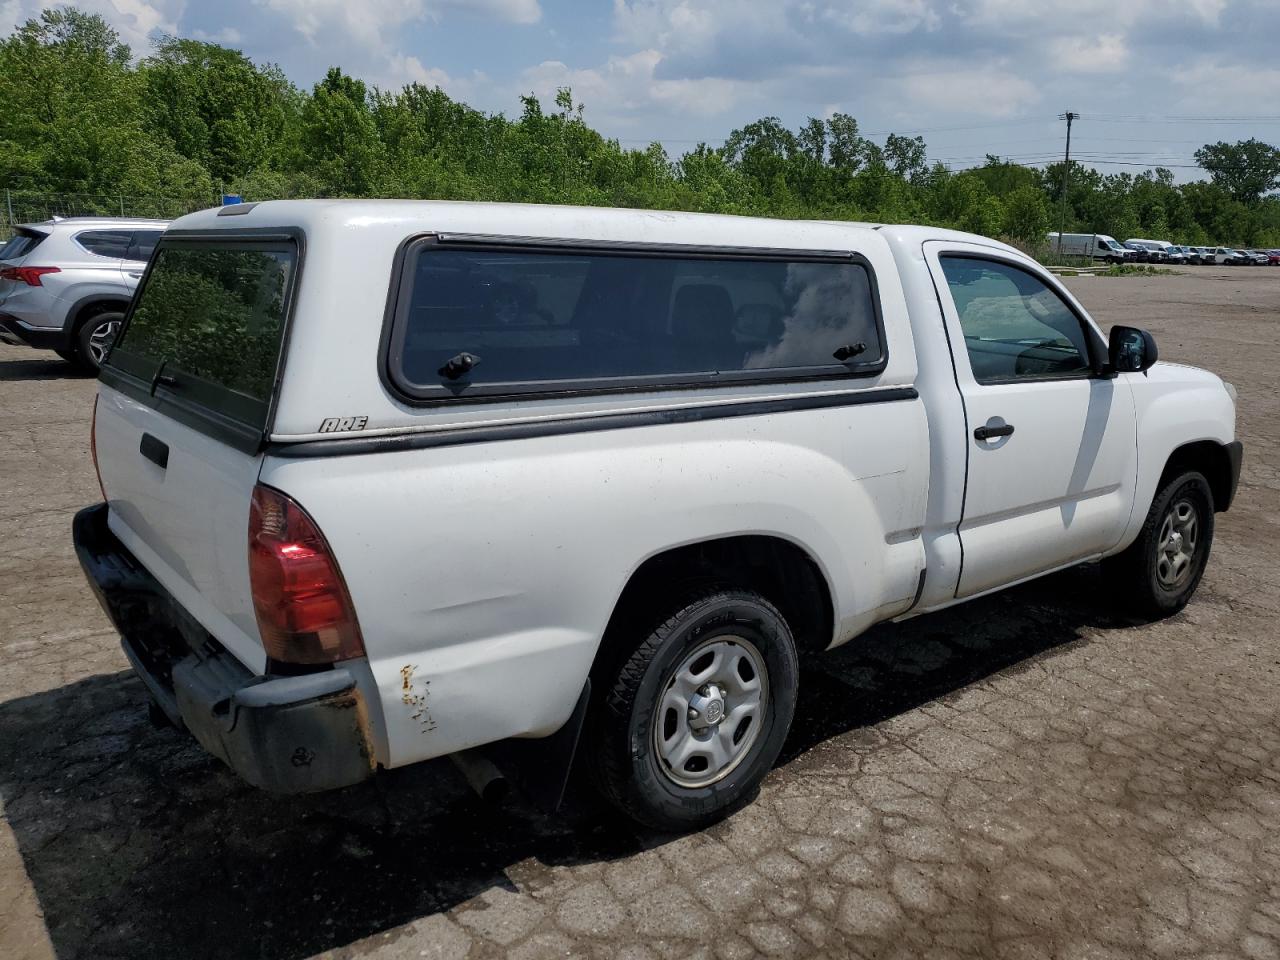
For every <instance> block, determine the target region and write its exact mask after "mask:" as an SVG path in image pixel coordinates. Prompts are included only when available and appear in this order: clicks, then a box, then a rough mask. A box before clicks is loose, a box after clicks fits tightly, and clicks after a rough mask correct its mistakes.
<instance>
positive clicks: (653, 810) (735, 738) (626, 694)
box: [588, 589, 799, 832]
mask: <svg viewBox="0 0 1280 960" xmlns="http://www.w3.org/2000/svg"><path fill="white" fill-rule="evenodd" d="M609 672H610V676H607V677H601V678H600V679H601V683H602V685H605V684H607V686H605V692H604V695H603V697H602V699H601V702H600V703H598V704H597V706H596V710H595V715H594V717H593V718H591V719H589V720H588V729H589V731H590V741H589V742H590V744H591V751H592V754H593V756H592V760H593V763H592V764H591V766H592V771H593V775H594V777H595V780H596V782H597V785H598V786H599V788H600V791H601V793H602V794H603V795H604V796H605V798H606V799H607V800H609V801H610V802H611V803H613V804H614V806H616V807H617V808H618V809H619V810H621V811H622V812H623V813H625V814H626V815H627V816H629V817H631V818H632V819H634V820H637V821H639V822H640V823H643V824H645V825H647V826H650V827H654V828H657V829H659V830H669V831H673V832H680V831H686V830H695V829H698V828H700V827H703V826H706V825H708V824H711V823H714V822H715V821H717V820H719V819H721V818H723V817H725V816H727V815H728V814H730V813H732V812H733V811H734V810H736V809H738V808H739V807H741V806H743V805H744V804H745V803H747V802H748V801H750V799H751V798H752V797H753V796H754V795H755V792H756V789H757V787H759V785H760V782H761V781H762V780H763V779H764V777H765V775H766V774H767V773H768V772H769V770H770V768H771V767H772V766H773V763H774V761H775V760H776V759H777V758H778V753H779V751H780V750H781V749H782V744H783V741H784V740H785V739H786V736H787V731H788V730H789V729H790V727H791V720H792V717H793V716H794V715H795V706H796V688H797V683H798V676H799V667H798V661H797V656H796V647H795V640H794V639H793V637H792V635H791V630H790V628H789V627H788V626H787V623H786V621H785V620H784V619H783V618H782V615H781V614H780V613H779V612H778V611H777V609H776V608H775V607H774V606H773V605H772V604H771V603H769V601H768V600H766V599H765V598H764V597H762V596H760V595H759V594H757V593H754V592H751V591H749V590H733V589H727V590H726V589H718V590H708V591H705V592H704V593H702V594H700V595H699V596H697V597H695V598H694V599H693V600H691V601H689V602H687V603H685V604H683V605H681V607H680V608H679V609H678V610H676V611H675V612H674V613H672V614H671V615H670V616H669V617H667V618H666V619H665V620H664V621H663V622H662V623H661V624H659V625H658V626H657V627H656V628H655V629H654V630H652V631H651V632H650V633H649V634H648V635H647V636H646V637H644V638H643V639H642V640H641V641H640V643H639V644H638V645H637V646H636V647H635V648H634V650H632V652H631V653H630V654H629V655H628V656H626V657H625V658H624V659H623V660H622V662H621V663H620V664H619V665H618V666H617V668H616V669H612V670H610V671H609Z"/></svg>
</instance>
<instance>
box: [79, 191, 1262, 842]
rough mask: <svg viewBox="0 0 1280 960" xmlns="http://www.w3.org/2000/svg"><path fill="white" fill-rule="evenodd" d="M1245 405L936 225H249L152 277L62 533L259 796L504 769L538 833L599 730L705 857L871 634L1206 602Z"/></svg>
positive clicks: (201, 730)
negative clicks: (1195, 598)
mask: <svg viewBox="0 0 1280 960" xmlns="http://www.w3.org/2000/svg"><path fill="white" fill-rule="evenodd" d="M352 277H358V278H359V282H358V283H353V282H351V278H352ZM935 284H936V285H937V286H936V288H935ZM197 294H198V295H197ZM1234 398H1235V391H1234V389H1233V388H1232V387H1231V386H1230V385H1227V384H1224V383H1223V382H1222V381H1221V380H1220V379H1218V378H1217V377H1216V376H1214V375H1213V374H1211V373H1206V372H1204V371H1201V370H1196V369H1194V368H1192V367H1188V366H1184V365H1182V364H1158V363H1156V345H1155V341H1154V340H1153V339H1152V337H1151V335H1150V334H1148V333H1146V332H1144V331H1142V330H1139V329H1136V328H1132V327H1124V326H1118V327H1114V328H1112V329H1111V331H1110V336H1109V337H1108V336H1107V335H1106V334H1105V333H1104V332H1103V329H1102V328H1100V327H1099V326H1098V325H1097V324H1095V323H1094V322H1093V320H1092V319H1090V317H1089V314H1088V312H1087V311H1086V310H1085V309H1084V307H1083V306H1082V305H1081V304H1080V303H1079V302H1078V301H1077V300H1076V299H1075V298H1074V297H1073V296H1072V295H1071V293H1070V292H1069V291H1068V290H1067V289H1066V288H1065V287H1064V286H1062V285H1061V284H1060V283H1059V281H1058V280H1057V279H1055V278H1054V277H1053V276H1052V275H1051V274H1050V273H1048V272H1047V271H1046V270H1045V269H1043V268H1042V267H1041V266H1040V265H1039V264H1037V263H1036V262H1035V261H1034V260H1032V259H1030V258H1029V257H1027V256H1025V255H1024V254H1022V253H1020V252H1019V251H1018V250H1016V249H1014V248H1012V247H1009V246H1006V245H1004V244H1001V243H999V242H997V241H993V240H989V239H985V238H982V237H978V236H973V235H970V234H965V233H959V232H955V231H950V230H945V229H941V228H935V227H912V226H881V227H876V228H872V227H868V226H865V225H856V224H837V223H818V222H800V221H788V220H765V219H755V218H745V217H725V216H706V215H700V214H685V213H662V214H661V215H655V214H653V213H651V212H646V211H640V210H609V209H582V208H572V207H553V206H536V205H527V206H526V205H505V204H487V203H486V204H479V203H435V202H410V201H318V200H317V201H277V202H267V203H260V204H256V205H252V204H245V205H243V206H240V207H236V208H234V209H232V210H223V211H220V212H215V211H205V212H202V213H197V214H193V215H191V216H187V217H183V218H182V219H180V220H177V221H175V222H174V224H173V225H172V226H171V227H170V228H169V230H168V231H167V232H166V234H165V236H164V238H163V239H162V240H161V241H160V245H159V247H158V248H157V251H156V254H155V256H154V257H153V258H152V261H151V265H150V266H149V268H148V272H147V276H146V278H145V279H144V281H143V283H142V286H141V288H140V289H139V291H138V295H137V297H136V299H135V300H134V302H133V305H132V306H131V308H130V312H129V316H128V318H127V319H126V320H125V323H124V327H123V330H122V331H121V334H120V337H119V340H118V341H117V343H116V345H115V347H114V349H113V350H112V351H111V353H110V354H109V355H108V357H107V359H106V362H105V364H104V366H103V369H102V374H101V381H100V383H99V386H98V396H97V401H96V405H95V413H94V420H93V428H92V436H93V440H94V451H95V466H96V468H97V471H98V476H99V479H100V481H101V485H102V488H103V491H104V493H103V497H104V499H105V500H107V502H104V503H101V504H98V505H96V506H92V507H88V508H86V509H85V510H83V511H81V512H80V513H79V514H78V515H77V517H76V519H75V523H74V533H73V536H74V541H75V546H76V549H77V552H78V555H79V558H80V562H81V564H82V565H83V567H84V570H85V572H86V574H87V575H88V579H89V581H90V583H91V584H92V586H93V589H94V590H95V591H96V593H97V595H98V597H99V599H100V600H101V601H102V603H103V606H104V608H105V609H106V610H107V612H108V613H109V614H110V616H111V618H112V619H113V621H114V622H115V624H116V626H117V628H118V629H119V631H120V633H121V635H122V638H123V642H124V647H125V650H126V652H127V653H128V656H129V660H130V662H131V663H132V665H133V668H134V670H135V671H136V672H137V673H138V675H139V676H140V677H141V679H142V681H143V683H144V684H145V687H146V689H147V690H148V691H149V693H150V696H151V697H152V698H154V701H155V703H156V710H157V712H160V713H162V714H163V715H164V716H165V717H167V718H169V719H170V720H172V721H173V722H174V723H175V724H178V725H179V726H181V727H183V728H185V729H186V730H189V731H190V732H191V733H193V734H194V735H195V737H196V738H197V739H198V740H199V741H200V743H201V744H203V745H204V747H205V748H206V749H208V750H209V751H210V752H212V753H213V754H215V755H217V756H219V757H221V758H222V759H223V760H224V761H226V762H227V763H228V764H229V765H230V766H231V767H232V768H233V769H234V770H236V771H237V772H238V773H239V774H240V775H242V776H243V777H244V778H245V779H247V780H248V781H250V782H251V783H254V784H257V785H259V786H261V787H265V788H268V789H271V790H275V791H281V792H286V793H288V792H300V791H315V790H322V789H327V788H333V787H340V786H343V785H346V784H351V783H354V782H356V781H359V780H363V779H365V778H367V777H370V776H372V775H373V774H374V773H375V771H376V770H377V769H378V768H379V767H399V766H403V765H405V764H410V763H416V762H418V761H422V760H426V759H428V758H431V757H437V756H441V755H446V754H455V753H456V752H457V751H463V750H470V749H472V748H482V747H484V745H493V744H495V743H497V746H491V747H490V748H489V750H488V754H489V755H490V756H492V757H497V758H498V760H495V761H494V762H495V763H498V762H500V763H505V764H508V765H509V768H510V769H514V770H523V771H525V774H526V778H527V779H528V780H529V781H531V782H534V783H541V784H542V785H543V787H544V788H545V795H546V796H547V797H549V798H552V801H551V802H554V798H556V797H558V796H559V793H560V790H561V789H562V788H563V784H564V780H565V777H566V776H567V774H568V769H569V763H570V759H571V757H572V756H573V754H574V752H575V750H574V747H575V743H576V742H577V740H578V737H579V733H580V732H581V734H582V744H581V747H580V750H579V752H580V753H581V755H582V756H581V759H582V762H583V764H584V766H585V769H586V771H587V772H588V773H589V775H590V776H591V777H592V778H594V780H595V782H596V783H597V784H598V786H599V788H600V789H601V791H602V792H603V794H604V796H605V797H607V798H608V799H609V800H610V801H611V802H612V803H614V804H616V805H617V806H618V807H619V808H620V809H621V810H622V811H624V812H625V813H626V814H628V815H630V816H631V817H634V818H635V819H636V820H638V821H641V822H643V823H646V824H649V825H652V826H654V827H658V828H661V829H664V830H684V829H691V828H696V827H699V826H701V825H704V824H706V823H709V822H711V821H713V820H715V819H717V818H719V817H722V816H724V815H725V814H726V812H728V811H730V810H733V809H734V808H736V807H738V806H740V805H741V804H743V803H745V802H747V801H748V800H749V799H750V797H751V795H752V793H753V791H754V790H755V789H756V786H757V785H758V784H759V782H760V781H761V779H762V778H763V777H764V776H765V774H766V773H767V772H768V770H769V769H770V767H771V766H772V765H773V763H774V761H775V760H776V758H777V757H778V753H779V750H780V749H781V747H782V744H783V741H784V740H785V738H786V736H787V732H788V728H789V727H790V725H791V721H792V718H793V716H794V714H795V710H796V704H797V698H798V697H800V696H801V695H803V694H804V690H803V689H802V688H801V687H800V686H799V683H800V681H799V671H798V663H799V660H800V658H801V657H803V656H817V655H820V653H821V652H822V651H824V650H826V649H828V648H830V647H833V646H838V645H840V644H843V643H846V642H848V641H850V640H852V639H854V638H855V637H857V636H858V635H860V634H861V633H863V632H864V631H865V630H867V629H868V628H869V627H870V626H872V625H873V624H875V623H878V622H881V621H888V620H893V619H897V618H901V617H905V616H913V615H916V614H922V613H926V612H928V611H932V610H939V609H942V608H945V607H949V606H952V605H954V604H956V603H958V602H961V601H964V600H968V599H971V598H973V597H978V596H982V595H984V594H986V593H989V592H991V591H994V590H998V589H1001V588H1002V587H1005V586H1007V585H1009V584H1014V583H1018V582H1021V581H1024V580H1027V579H1029V578H1032V577H1038V576H1041V575H1043V574H1046V573H1049V572H1051V571H1054V570H1059V569H1062V568H1065V567H1070V566H1072V565H1075V564H1079V563H1082V562H1085V561H1093V560H1098V559H1101V560H1103V562H1104V563H1105V564H1106V567H1107V572H1106V582H1107V583H1108V584H1109V585H1110V586H1111V587H1113V588H1114V589H1115V591H1116V596H1117V600H1118V602H1119V603H1121V604H1122V606H1123V608H1124V609H1125V610H1128V611H1130V612H1133V613H1139V614H1141V615H1143V616H1149V617H1158V616H1165V615H1168V614H1171V613H1173V612H1175V611H1177V610H1179V609H1181V608H1182V607H1183V606H1184V605H1185V604H1186V603H1187V602H1188V600H1189V599H1190V598H1191V596H1192V594H1193V593H1194V592H1195V590H1196V586H1197V585H1198V583H1199V582H1200V578H1201V575H1202V574H1203V572H1204V570H1205V565H1206V563H1207V561H1208V558H1209V549H1210V544H1211V542H1212V540H1213V532H1214V516H1215V513H1217V512H1220V511H1223V510H1226V509H1227V508H1228V507H1229V506H1230V504H1231V501H1232V497H1233V495H1234V492H1235V489H1236V484H1237V479H1238V476H1239V468H1240V460H1241V449H1242V448H1241V445H1240V443H1239V441H1237V440H1236V439H1235V399H1234ZM1081 451H1085V452H1086V455H1083V456H1082V453H1081ZM241 531H243V533H242V532H241ZM962 555H963V564H962V563H961V557H962ZM1064 602H1070V601H1069V600H1066V601H1064ZM481 755H482V756H483V755H484V752H483V751H482V754H481ZM467 756H468V757H474V756H475V754H468V755H467ZM473 768H474V764H473Z"/></svg>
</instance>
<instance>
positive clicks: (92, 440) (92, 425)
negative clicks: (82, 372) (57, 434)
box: [89, 394, 107, 503]
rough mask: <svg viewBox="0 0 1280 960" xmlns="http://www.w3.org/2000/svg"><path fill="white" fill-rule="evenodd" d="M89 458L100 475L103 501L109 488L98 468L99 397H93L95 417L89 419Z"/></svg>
mask: <svg viewBox="0 0 1280 960" xmlns="http://www.w3.org/2000/svg"><path fill="white" fill-rule="evenodd" d="M89 456H90V457H92V458H93V472H94V473H96V474H97V475H98V489H99V490H100V491H102V500H103V502H104V503H105V502H106V499H107V488H106V487H104V486H103V485H102V468H101V467H99V466H98V397H97V394H94V397H93V416H92V417H90V418H89Z"/></svg>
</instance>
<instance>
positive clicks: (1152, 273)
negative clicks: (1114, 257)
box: [1095, 263, 1178, 277]
mask: <svg viewBox="0 0 1280 960" xmlns="http://www.w3.org/2000/svg"><path fill="white" fill-rule="evenodd" d="M1177 274H1178V271H1177V270H1162V269H1161V268H1160V267H1152V266H1149V265H1147V264H1145V263H1139V264H1133V263H1113V264H1112V265H1111V266H1109V267H1107V269H1105V270H1102V271H1099V272H1098V273H1097V274H1095V276H1099V277H1173V276H1177Z"/></svg>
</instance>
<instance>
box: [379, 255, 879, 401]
mask: <svg viewBox="0 0 1280 960" xmlns="http://www.w3.org/2000/svg"><path fill="white" fill-rule="evenodd" d="M422 247H439V248H443V249H459V248H465V249H481V250H490V251H493V252H496V253H511V252H526V253H527V252H532V251H536V252H539V253H548V252H553V251H554V252H563V253H566V254H584V253H593V254H613V255H615V256H650V257H670V258H680V259H708V260H792V261H797V262H808V263H841V262H843V263H856V264H858V265H859V266H861V267H862V268H863V269H864V270H865V271H866V273H867V286H868V289H869V293H870V296H871V309H872V312H873V315H874V318H875V331H876V338H877V341H878V343H879V346H880V355H879V357H877V358H876V359H875V360H870V361H867V362H866V363H832V364H825V365H822V366H816V367H777V368H774V369H771V370H742V371H732V372H728V373H682V374H669V375H657V376H636V377H601V378H592V379H583V380H572V379H566V380H537V381H515V382H510V383H488V384H472V385H469V386H465V387H462V388H458V387H453V388H451V387H448V386H444V385H427V384H418V383H414V382H412V381H411V380H410V379H409V378H408V377H406V376H405V375H404V370H403V362H402V361H403V347H404V337H405V328H406V324H407V318H406V313H407V308H408V305H409V301H410V298H411V297H412V295H413V283H412V278H411V277H410V276H409V266H410V264H411V263H412V262H414V261H413V258H412V255H413V254H415V253H416V252H417V251H418V250H419V249H420V248H422ZM378 357H379V363H378V368H379V369H378V375H379V377H380V379H381V380H382V384H383V386H384V387H386V389H387V390H388V392H390V393H391V395H392V396H394V397H395V398H396V399H398V400H400V401H401V402H403V403H405V404H407V405H409V406H414V407H434V406H455V405H457V404H468V403H485V402H490V403H492V402H496V401H502V400H518V399H530V398H534V397H536V398H540V399H547V398H562V397H589V396H602V395H615V394H628V393H652V392H654V391H658V390H664V391H665V390H705V389H707V388H708V387H733V386H742V385H744V384H756V383H803V382H808V381H814V380H845V379H849V378H852V377H872V376H875V375H877V374H879V373H882V372H883V371H884V369H885V367H887V366H888V364H889V343H888V339H887V338H886V336H885V332H884V314H883V311H882V309H881V304H880V287H879V284H878V283H877V280H876V272H875V269H874V268H873V267H872V266H871V263H870V261H869V260H867V258H866V257H864V256H863V255H862V254H860V253H856V252H853V251H842V250H791V249H782V248H770V247H721V246H702V245H696V244H666V243H662V244H657V243H640V242H634V243H632V242H617V241H614V242H610V241H587V240H574V239H563V238H558V237H556V238H548V237H495V236H491V235H476V234H460V233H449V232H444V233H424V234H416V235H413V236H410V237H408V238H406V239H405V240H404V241H403V242H402V243H401V244H400V246H399V247H398V248H397V249H396V254H395V259H394V261H393V266H392V275H391V287H390V289H389V291H388V294H387V306H386V310H385V313H384V317H383V327H382V337H381V339H380V342H379V344H378Z"/></svg>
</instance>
